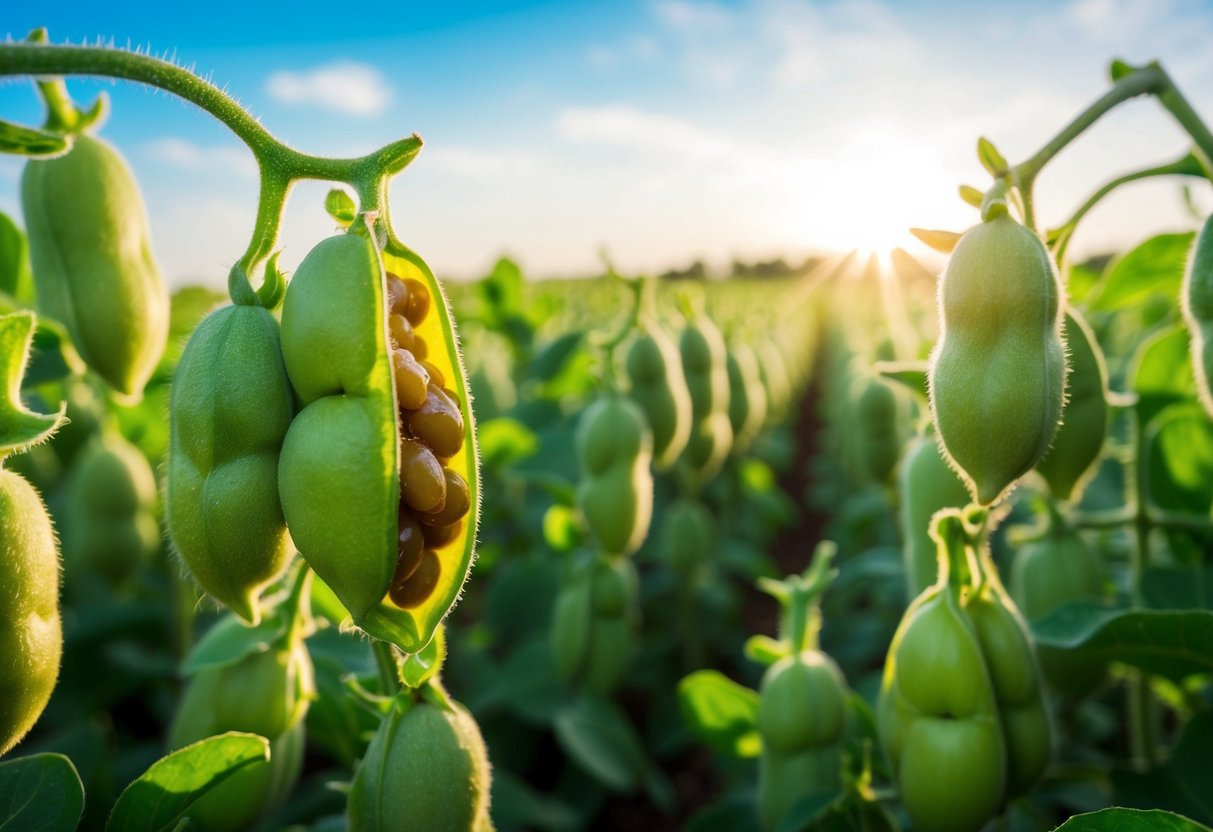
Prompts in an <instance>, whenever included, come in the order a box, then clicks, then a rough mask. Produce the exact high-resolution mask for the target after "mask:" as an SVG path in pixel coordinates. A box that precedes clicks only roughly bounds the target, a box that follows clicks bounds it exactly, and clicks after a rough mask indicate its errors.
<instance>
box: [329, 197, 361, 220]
mask: <svg viewBox="0 0 1213 832" xmlns="http://www.w3.org/2000/svg"><path fill="white" fill-rule="evenodd" d="M324 210H325V211H327V212H328V215H329V216H330V217H332V218H333V219H334V220H336V221H337V222H338V223H340V224H341V225H349V224H350V223H352V222H353V221H354V219H355V218H356V217H357V216H358V206H357V205H355V204H354V198H353V197H352V196H350V195H349V194H347V193H346V192H345V191H343V190H341V189H340V188H333V189H331V190H330V191H329V192H328V194H327V195H325V197H324Z"/></svg>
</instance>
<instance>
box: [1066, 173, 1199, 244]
mask: <svg viewBox="0 0 1213 832" xmlns="http://www.w3.org/2000/svg"><path fill="white" fill-rule="evenodd" d="M1204 175H1205V170H1204V168H1203V167H1202V166H1201V162H1200V160H1199V159H1198V158H1197V157H1196V154H1195V153H1188V154H1186V155H1185V156H1184V157H1183V158H1181V159H1176V160H1175V161H1174V162H1171V163H1169V164H1166V165H1158V166H1156V167H1150V168H1143V169H1141V170H1135V171H1132V172H1131V173H1126V174H1124V175H1123V176H1118V177H1116V178H1115V179H1113V180H1111V181H1110V182H1107V183H1106V184H1104V186H1103V187H1101V188H1100V189H1099V190H1097V191H1096V192H1095V193H1093V194H1091V196H1089V197H1088V198H1087V200H1086V202H1084V203H1083V204H1082V205H1080V206H1079V207H1078V210H1076V211H1075V212H1074V214H1073V215H1072V216H1071V217H1070V219H1068V220H1066V221H1065V222H1064V223H1063V224H1062V225H1060V226H1058V227H1057V228H1054V229H1052V230H1050V231H1049V233H1048V235H1047V236H1048V238H1050V239H1052V240H1053V244H1052V245H1053V252H1054V256H1055V257H1056V259H1057V261H1058V262H1059V263H1060V262H1062V261H1063V260H1065V255H1066V248H1067V247H1068V246H1069V244H1070V240H1071V238H1072V237H1073V236H1074V232H1075V231H1076V230H1077V229H1078V223H1079V222H1081V221H1082V218H1083V217H1085V216H1086V215H1087V212H1089V211H1090V210H1091V209H1092V208H1094V207H1095V206H1096V205H1098V204H1099V203H1100V202H1101V201H1103V199H1104V198H1105V197H1106V196H1107V195H1108V194H1110V193H1112V192H1113V191H1114V190H1116V189H1117V188H1119V187H1120V186H1121V185H1127V184H1129V183H1130V182H1136V181H1137V180H1139V179H1148V178H1150V177H1154V176H1201V177H1203V176H1204Z"/></svg>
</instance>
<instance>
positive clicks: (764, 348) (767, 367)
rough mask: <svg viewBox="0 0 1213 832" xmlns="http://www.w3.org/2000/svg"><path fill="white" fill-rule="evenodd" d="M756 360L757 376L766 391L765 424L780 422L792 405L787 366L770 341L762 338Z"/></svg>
mask: <svg viewBox="0 0 1213 832" xmlns="http://www.w3.org/2000/svg"><path fill="white" fill-rule="evenodd" d="M755 353H756V356H757V358H758V374H759V376H760V378H761V379H762V386H763V389H764V390H766V394H767V395H766V398H767V413H766V424H767V425H773V424H776V423H778V422H780V421H782V420H783V419H784V418H785V417H786V416H787V412H788V407H789V406H791V403H792V382H791V379H790V378H789V376H788V364H787V361H786V360H785V359H784V356H783V353H782V352H780V349H779V347H778V346H777V345H776V344H775V342H774V341H773V340H771V339H768V338H764V339H763V340H761V341H760V342H759V343H758V346H757V349H756V350H755Z"/></svg>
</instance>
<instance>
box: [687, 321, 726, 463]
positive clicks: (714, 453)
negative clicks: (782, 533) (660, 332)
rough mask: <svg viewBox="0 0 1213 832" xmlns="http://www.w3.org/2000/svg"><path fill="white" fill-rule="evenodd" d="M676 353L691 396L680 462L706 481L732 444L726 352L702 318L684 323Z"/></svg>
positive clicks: (716, 331)
mask: <svg viewBox="0 0 1213 832" xmlns="http://www.w3.org/2000/svg"><path fill="white" fill-rule="evenodd" d="M678 351H679V354H680V355H681V356H682V371H683V373H684V374H685V375H686V380H687V390H689V391H690V394H691V437H690V440H689V441H688V442H687V447H686V450H685V451H684V452H683V455H682V462H683V463H685V465H686V466H687V467H688V468H689V469H690V471H691V473H692V474H694V475H695V476H696V477H697V478H698V479H699V480H700V481H703V482H706V481H707V480H710V479H712V477H714V476H716V473H717V472H718V471H719V470H720V466H721V465H723V464H724V460H725V457H727V456H728V455H729V449H730V448H731V447H732V444H733V426H732V424H730V422H729V368H728V353H727V352H726V351H725V347H724V339H723V338H721V337H720V330H719V329H717V328H716V324H714V323H712V321H711V320H710V319H709V318H707V317H706V316H704V315H700V316H698V317H697V318H695V319H694V320H688V321H687V323H686V326H685V327H683V330H682V335H681V336H680V337H679V339H678Z"/></svg>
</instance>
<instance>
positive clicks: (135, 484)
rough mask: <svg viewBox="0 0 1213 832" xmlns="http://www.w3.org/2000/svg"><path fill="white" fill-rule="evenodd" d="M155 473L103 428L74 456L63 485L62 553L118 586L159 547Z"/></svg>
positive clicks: (71, 564)
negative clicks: (64, 490)
mask: <svg viewBox="0 0 1213 832" xmlns="http://www.w3.org/2000/svg"><path fill="white" fill-rule="evenodd" d="M155 510H156V475H155V474H154V473H153V472H152V466H151V465H150V464H149V463H148V461H147V458H146V457H145V456H144V455H143V453H142V452H141V451H140V450H139V449H138V448H136V447H135V446H134V445H132V444H131V443H130V442H128V441H127V440H126V439H125V438H124V437H123V436H122V435H121V434H120V433H117V432H115V431H105V432H103V433H102V434H101V435H99V436H97V437H95V438H94V439H93V440H92V441H91V442H89V444H88V445H87V446H86V447H85V449H84V450H83V451H82V452H81V453H80V455H79V456H77V457H76V461H75V462H74V464H73V466H72V472H71V479H70V481H69V483H68V491H67V503H66V506H65V511H66V522H65V523H64V533H63V554H64V557H65V558H66V560H67V568H68V574H69V578H70V576H71V574H72V570H74V569H77V568H84V569H86V570H88V571H90V572H93V573H95V574H99V575H101V576H102V577H103V578H104V579H105V580H106V582H107V583H109V585H110V586H118V585H120V584H121V583H123V582H124V581H126V580H127V579H128V578H130V577H131V576H132V575H134V574H135V572H136V571H137V570H138V569H139V567H140V566H142V565H143V564H145V563H146V562H147V561H148V559H149V558H151V557H152V555H154V554H155V552H156V550H157V549H158V548H159V546H160V524H159V523H158V522H157V521H156V511H155Z"/></svg>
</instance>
